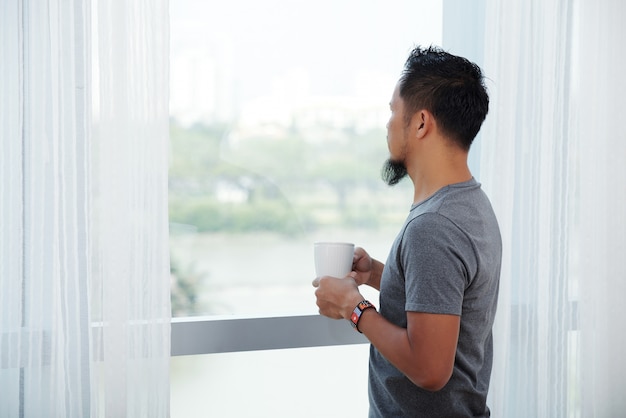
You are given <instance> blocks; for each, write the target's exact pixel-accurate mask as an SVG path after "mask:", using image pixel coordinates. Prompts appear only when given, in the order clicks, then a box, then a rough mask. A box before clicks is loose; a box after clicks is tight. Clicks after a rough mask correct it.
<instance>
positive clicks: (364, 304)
mask: <svg viewBox="0 0 626 418" xmlns="http://www.w3.org/2000/svg"><path fill="white" fill-rule="evenodd" d="M369 308H372V309H374V310H376V307H375V306H374V305H372V303H371V302H370V301H369V300H362V301H361V302H359V304H358V305H356V308H354V310H353V311H352V315H350V323H351V324H352V328H354V329H355V330H357V331H359V332H361V330H360V329H359V320H360V319H361V315H362V314H363V311H365V310H366V309H369Z"/></svg>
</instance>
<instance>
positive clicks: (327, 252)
mask: <svg viewBox="0 0 626 418" xmlns="http://www.w3.org/2000/svg"><path fill="white" fill-rule="evenodd" d="M313 246H314V258H315V274H316V276H317V277H322V276H332V277H339V278H344V277H346V276H347V275H348V274H349V273H350V272H351V271H352V260H353V258H354V244H352V243H349V242H316V243H314V244H313Z"/></svg>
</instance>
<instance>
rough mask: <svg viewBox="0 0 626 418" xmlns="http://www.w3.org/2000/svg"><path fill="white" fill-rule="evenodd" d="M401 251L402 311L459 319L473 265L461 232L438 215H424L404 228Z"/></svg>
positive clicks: (469, 251)
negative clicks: (446, 315) (402, 275)
mask: <svg viewBox="0 0 626 418" xmlns="http://www.w3.org/2000/svg"><path fill="white" fill-rule="evenodd" d="M401 251H402V253H401V259H402V265H403V267H404V276H405V294H406V305H405V310H406V311H410V312H427V313H436V314H450V315H461V311H462V307H463V294H464V292H465V289H466V287H467V285H468V284H469V282H470V278H471V277H472V275H473V274H472V273H473V272H472V269H473V267H472V265H475V263H474V262H472V260H473V259H474V252H473V250H472V246H471V243H470V241H469V239H468V237H467V236H466V235H465V234H464V233H463V231H461V230H460V229H459V228H458V227H457V226H456V225H455V224H454V223H453V222H452V221H450V220H449V219H448V218H446V217H444V216H442V215H439V214H437V213H426V214H423V215H420V216H418V217H416V218H415V219H413V220H412V221H411V222H410V223H409V224H408V225H407V228H406V230H405V233H404V237H403V239H402V247H401Z"/></svg>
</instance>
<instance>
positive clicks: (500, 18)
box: [480, 0, 626, 417]
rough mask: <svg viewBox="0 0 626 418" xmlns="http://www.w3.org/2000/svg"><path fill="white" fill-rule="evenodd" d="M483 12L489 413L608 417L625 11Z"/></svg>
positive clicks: (616, 294)
mask: <svg viewBox="0 0 626 418" xmlns="http://www.w3.org/2000/svg"><path fill="white" fill-rule="evenodd" d="M485 11H486V18H485V21H486V27H485V64H484V69H485V73H486V76H487V78H488V86H489V89H490V93H491V106H490V115H489V117H488V118H487V122H486V124H485V126H484V129H483V131H482V147H481V150H480V154H481V156H480V157H481V165H480V168H481V181H482V182H483V184H484V187H485V189H486V190H487V192H488V193H489V195H490V197H491V199H492V202H493V205H494V208H495V210H496V213H497V215H498V218H499V221H500V224H501V229H502V235H503V240H504V244H505V253H504V258H503V270H502V271H503V273H502V286H501V295H500V301H499V308H498V317H497V319H496V324H495V329H494V334H495V343H494V344H495V350H496V351H495V357H494V368H493V374H492V388H491V393H490V405H491V406H492V412H493V415H494V416H502V417H529V416H533V417H579V416H584V417H611V416H619V414H621V413H623V411H624V410H626V404H625V403H624V402H625V398H624V397H623V396H622V394H621V392H622V391H621V390H620V389H619V388H621V387H623V385H624V383H626V382H625V380H626V378H624V376H625V373H624V372H626V361H625V360H624V359H623V355H622V354H620V353H624V352H625V351H626V338H625V337H624V336H623V334H622V333H621V332H616V331H617V330H618V329H620V328H623V321H624V320H625V319H626V308H624V306H626V305H624V304H623V303H621V302H620V301H619V299H618V298H620V299H621V295H622V294H624V291H625V290H626V289H625V286H626V285H625V283H626V267H625V266H624V263H623V262H621V261H620V255H621V254H623V252H624V249H625V248H626V222H625V221H626V219H625V215H624V214H625V213H626V187H625V186H624V184H626V171H625V170H624V165H623V163H621V162H620V161H619V159H620V158H623V157H624V156H625V155H626V137H625V134H624V130H623V129H622V128H620V126H619V116H618V114H617V113H618V110H617V109H619V108H620V106H621V98H622V97H624V94H625V93H626V91H625V89H624V86H625V82H624V78H623V74H624V70H626V65H625V64H626V60H625V59H624V57H623V56H622V54H620V53H618V52H617V51H619V50H620V48H621V43H622V41H623V39H625V37H624V35H625V33H624V29H622V25H621V23H620V19H621V18H623V16H625V15H626V14H625V12H626V5H624V4H622V3H620V2H612V1H602V2H595V1H588V0H580V1H567V0H555V1H549V2H544V1H539V0H532V1H521V0H516V1H508V2H499V1H495V0H488V1H487V2H486V7H485ZM620 356H621V357H622V358H620Z"/></svg>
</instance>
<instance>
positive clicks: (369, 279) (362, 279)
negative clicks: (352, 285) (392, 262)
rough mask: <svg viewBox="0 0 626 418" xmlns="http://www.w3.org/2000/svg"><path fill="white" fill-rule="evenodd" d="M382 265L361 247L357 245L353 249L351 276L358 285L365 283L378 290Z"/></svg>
mask: <svg viewBox="0 0 626 418" xmlns="http://www.w3.org/2000/svg"><path fill="white" fill-rule="evenodd" d="M383 267H384V265H383V264H382V263H381V262H380V261H377V260H374V259H373V258H372V257H370V255H369V254H368V253H367V251H365V250H364V249H363V248H361V247H357V248H356V249H355V250H354V258H353V260H352V270H354V271H353V275H352V276H353V277H354V280H355V281H356V283H357V284H358V285H359V286H360V285H362V284H366V285H368V286H371V287H373V288H374V289H376V290H380V276H381V275H382V273H383Z"/></svg>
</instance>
